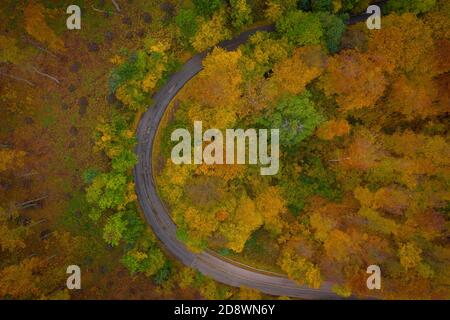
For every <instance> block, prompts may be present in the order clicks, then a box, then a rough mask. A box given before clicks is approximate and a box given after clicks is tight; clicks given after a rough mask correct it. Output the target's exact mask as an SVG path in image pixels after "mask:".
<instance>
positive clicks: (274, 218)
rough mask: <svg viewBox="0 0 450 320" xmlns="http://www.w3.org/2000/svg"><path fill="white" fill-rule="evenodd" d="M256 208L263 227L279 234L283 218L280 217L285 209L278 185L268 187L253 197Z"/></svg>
mask: <svg viewBox="0 0 450 320" xmlns="http://www.w3.org/2000/svg"><path fill="white" fill-rule="evenodd" d="M255 202H256V208H257V210H258V211H259V212H260V213H261V215H262V216H263V219H264V227H265V228H266V229H267V230H269V231H271V232H273V233H274V234H279V233H280V232H281V230H282V228H283V220H282V218H281V217H280V215H281V214H282V213H284V212H285V211H286V206H285V200H284V199H283V197H282V195H281V192H280V190H279V188H278V187H273V186H272V187H269V188H267V189H266V190H264V191H263V192H262V193H261V194H259V195H258V196H257V198H256V199H255Z"/></svg>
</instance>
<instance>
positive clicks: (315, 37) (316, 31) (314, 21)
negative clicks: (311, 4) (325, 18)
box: [276, 11, 324, 46]
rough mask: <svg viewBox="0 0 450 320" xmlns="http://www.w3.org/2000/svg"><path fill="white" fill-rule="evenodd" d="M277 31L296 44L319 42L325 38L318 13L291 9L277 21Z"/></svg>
mask: <svg viewBox="0 0 450 320" xmlns="http://www.w3.org/2000/svg"><path fill="white" fill-rule="evenodd" d="M276 28H277V31H278V32H279V33H280V34H281V35H282V36H285V37H287V39H288V40H289V41H290V42H291V43H293V44H295V45H300V46H302V45H309V44H319V43H320V42H321V41H322V38H323V33H324V30H323V26H322V24H321V22H320V19H319V17H318V16H317V14H314V13H310V12H302V11H290V12H288V13H287V14H286V15H284V16H282V17H281V18H280V19H279V20H278V21H277V23H276Z"/></svg>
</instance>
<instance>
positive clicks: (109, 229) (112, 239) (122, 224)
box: [103, 212, 127, 247]
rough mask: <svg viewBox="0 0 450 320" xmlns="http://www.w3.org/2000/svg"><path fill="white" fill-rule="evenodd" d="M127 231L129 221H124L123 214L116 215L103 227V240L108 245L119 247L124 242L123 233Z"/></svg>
mask: <svg viewBox="0 0 450 320" xmlns="http://www.w3.org/2000/svg"><path fill="white" fill-rule="evenodd" d="M126 229H127V221H126V220H124V219H123V214H122V213H121V212H118V213H115V214H114V215H112V216H110V217H109V218H108V220H107V222H106V224H105V226H104V227H103V239H104V240H105V241H106V243H108V244H110V245H111V246H113V247H116V246H118V245H119V242H120V240H122V237H123V233H124V232H125V230H126Z"/></svg>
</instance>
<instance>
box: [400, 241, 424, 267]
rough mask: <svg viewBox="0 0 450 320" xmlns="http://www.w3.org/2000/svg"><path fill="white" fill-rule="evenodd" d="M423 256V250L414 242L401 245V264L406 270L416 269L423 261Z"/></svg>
mask: <svg viewBox="0 0 450 320" xmlns="http://www.w3.org/2000/svg"><path fill="white" fill-rule="evenodd" d="M421 254H422V249H420V248H419V247H418V246H417V245H416V244H414V243H413V242H408V243H405V244H401V245H400V250H399V257H400V264H401V265H402V266H403V267H404V268H405V269H411V268H414V267H416V266H417V265H418V264H419V263H420V262H421V261H422V256H421Z"/></svg>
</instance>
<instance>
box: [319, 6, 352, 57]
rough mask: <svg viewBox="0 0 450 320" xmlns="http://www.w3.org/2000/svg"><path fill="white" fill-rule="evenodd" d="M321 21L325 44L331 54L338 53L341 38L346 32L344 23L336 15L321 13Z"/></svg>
mask: <svg viewBox="0 0 450 320" xmlns="http://www.w3.org/2000/svg"><path fill="white" fill-rule="evenodd" d="M319 16H320V20H321V22H322V25H323V29H324V40H325V44H326V46H327V48H328V51H329V52H330V53H336V52H338V51H339V49H340V45H341V38H342V36H343V34H344V32H345V28H346V25H345V23H344V21H343V20H342V19H341V18H339V17H338V16H336V15H332V14H327V13H321V14H320V15H319Z"/></svg>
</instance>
